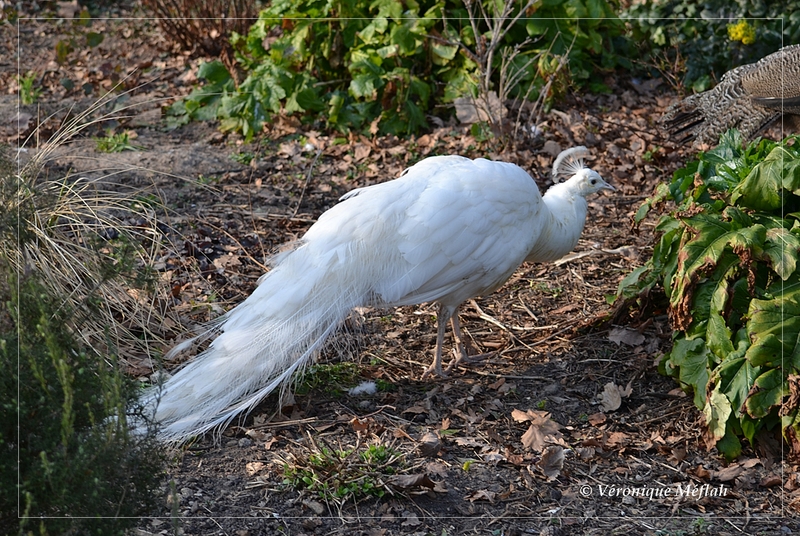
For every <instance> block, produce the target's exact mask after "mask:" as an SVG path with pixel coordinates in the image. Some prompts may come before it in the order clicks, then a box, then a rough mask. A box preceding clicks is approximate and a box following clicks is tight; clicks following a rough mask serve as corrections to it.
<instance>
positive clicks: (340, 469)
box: [283, 434, 405, 505]
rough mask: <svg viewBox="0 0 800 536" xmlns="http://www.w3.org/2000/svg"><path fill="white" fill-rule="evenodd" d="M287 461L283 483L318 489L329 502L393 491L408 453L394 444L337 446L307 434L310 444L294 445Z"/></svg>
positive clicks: (379, 495) (312, 489)
mask: <svg viewBox="0 0 800 536" xmlns="http://www.w3.org/2000/svg"><path fill="white" fill-rule="evenodd" d="M288 458H289V460H287V461H284V464H283V483H284V484H285V485H287V486H292V487H295V488H305V489H308V490H310V491H313V492H315V493H317V494H318V495H319V496H320V497H322V498H323V499H325V501H326V502H331V503H333V504H338V505H341V504H343V503H344V502H346V501H348V500H353V501H358V500H359V499H363V498H365V497H378V498H380V497H383V496H384V495H386V494H387V493H389V494H391V493H393V491H394V490H393V489H392V487H391V485H390V479H391V477H393V476H395V475H397V474H400V473H402V472H403V471H404V470H405V457H404V455H403V454H402V453H400V452H399V451H397V450H396V449H394V448H393V447H392V446H391V445H384V444H370V445H366V446H363V447H362V446H361V445H356V447H355V448H333V447H331V446H330V445H328V444H326V443H325V442H324V441H323V440H321V439H315V438H314V437H313V436H311V434H309V435H308V436H307V441H306V444H305V445H303V446H302V447H300V446H298V447H297V448H293V449H290V450H289V452H288Z"/></svg>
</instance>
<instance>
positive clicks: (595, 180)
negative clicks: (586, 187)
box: [589, 179, 597, 184]
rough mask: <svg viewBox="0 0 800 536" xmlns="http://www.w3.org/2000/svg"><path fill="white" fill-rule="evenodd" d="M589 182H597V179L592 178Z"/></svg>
mask: <svg viewBox="0 0 800 536" xmlns="http://www.w3.org/2000/svg"><path fill="white" fill-rule="evenodd" d="M589 184H597V179H592V180H590V181H589Z"/></svg>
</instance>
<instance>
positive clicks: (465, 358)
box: [445, 352, 494, 372]
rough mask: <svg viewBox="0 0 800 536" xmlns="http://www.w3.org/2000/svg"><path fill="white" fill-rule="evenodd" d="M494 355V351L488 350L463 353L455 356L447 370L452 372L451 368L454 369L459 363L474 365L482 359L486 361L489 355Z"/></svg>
mask: <svg viewBox="0 0 800 536" xmlns="http://www.w3.org/2000/svg"><path fill="white" fill-rule="evenodd" d="M492 355H494V352H486V353H483V354H477V355H467V354H462V355H460V356H457V357H455V358H454V359H453V360H452V361H450V364H449V365H447V368H446V369H445V372H450V371H451V370H454V369H455V368H456V367H458V365H474V364H477V363H480V362H482V361H485V360H486V359H487V358H488V357H490V356H492Z"/></svg>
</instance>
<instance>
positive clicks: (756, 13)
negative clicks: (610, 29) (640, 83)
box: [622, 0, 800, 92]
mask: <svg viewBox="0 0 800 536" xmlns="http://www.w3.org/2000/svg"><path fill="white" fill-rule="evenodd" d="M622 16H623V17H625V18H628V20H629V21H630V26H631V30H632V37H633V39H634V41H635V42H637V43H640V44H641V45H642V48H643V50H642V52H643V57H647V55H651V56H652V61H656V62H657V63H662V65H663V66H662V71H663V72H668V73H669V74H670V75H671V76H675V77H676V78H678V79H679V80H680V81H681V83H682V84H683V85H685V86H686V87H690V88H692V89H693V90H694V91H696V92H700V91H705V90H706V89H708V88H709V87H711V86H712V85H713V82H714V80H719V79H720V78H721V77H722V75H723V74H724V73H725V72H727V71H729V70H730V69H731V68H732V67H735V66H738V65H742V64H746V63H753V62H754V61H757V60H758V59H760V58H763V57H764V56H766V55H768V54H770V53H772V52H775V51H776V50H778V49H779V48H780V47H781V46H783V45H784V44H790V43H797V42H800V2H798V1H797V0H790V1H788V2H762V1H760V0H737V1H735V2H729V1H727V0H705V1H703V2H696V1H695V0H667V1H660V0H646V1H645V2H641V3H633V5H632V6H631V7H630V8H628V9H627V10H626V11H624V12H623V14H622ZM742 22H744V23H746V26H747V27H748V29H747V30H746V31H745V32H741V31H736V28H734V27H735V26H736V24H740V25H741V23H742ZM729 28H732V29H734V31H733V32H729ZM741 29H743V28H742V26H739V30H741ZM751 32H752V34H751ZM745 35H747V36H751V37H752V40H751V39H748V38H745V39H742V38H743V37H745ZM676 67H677V68H678V69H679V71H680V72H675V68H676Z"/></svg>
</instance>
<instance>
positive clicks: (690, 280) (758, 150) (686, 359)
mask: <svg viewBox="0 0 800 536" xmlns="http://www.w3.org/2000/svg"><path fill="white" fill-rule="evenodd" d="M668 200H669V201H674V203H675V204H676V206H675V208H674V209H673V210H671V211H670V212H669V213H668V214H664V215H662V216H661V218H660V220H659V222H658V225H657V227H656V230H657V232H658V233H659V235H660V237H659V239H658V240H657V242H656V244H655V247H654V250H653V257H652V258H651V259H650V260H648V261H647V263H646V264H645V265H644V266H642V267H640V268H638V269H636V270H634V271H633V272H632V273H631V274H629V275H628V276H627V277H626V278H625V279H624V280H623V281H622V282H621V283H620V286H619V291H618V296H619V297H623V298H627V299H641V298H642V297H643V296H646V295H648V294H649V293H650V292H651V291H652V290H653V289H654V288H656V287H660V288H663V290H664V292H665V293H666V297H667V298H668V300H669V311H670V318H671V321H672V324H673V326H674V328H675V335H674V340H673V347H672V349H671V351H670V352H669V353H667V354H666V355H665V356H664V358H663V359H662V361H661V364H660V370H661V371H662V372H663V373H665V374H668V375H671V376H673V377H675V378H676V379H677V380H678V382H679V383H680V384H681V386H682V387H684V388H686V389H689V390H691V391H692V392H693V393H694V403H695V405H696V406H697V407H698V408H699V409H701V410H702V411H703V414H704V415H705V419H706V424H707V427H708V429H707V433H706V441H707V443H708V444H709V445H710V446H713V445H714V444H716V446H717V448H718V449H719V451H720V452H721V453H722V454H724V455H725V456H726V457H728V458H734V457H736V456H737V455H738V454H739V453H740V451H741V443H740V441H739V439H738V436H741V435H743V436H744V437H746V438H747V439H748V440H749V441H750V443H751V444H753V443H754V441H755V439H756V436H757V435H758V433H759V432H760V431H762V430H764V431H769V430H773V429H775V428H776V427H777V426H781V429H782V430H783V434H784V437H785V438H786V439H787V440H788V441H789V443H790V445H792V449H793V450H794V451H795V452H799V451H800V442H798V437H800V433H799V432H800V417H798V406H797V404H798V401H799V400H800V398H799V397H797V396H796V394H795V396H793V397H790V399H789V400H788V401H787V402H785V403H784V398H785V397H786V396H787V395H789V393H790V391H793V390H796V389H797V388H798V387H800V383H798V381H797V380H798V376H797V374H798V373H800V347H798V340H800V271H799V270H798V266H797V259H798V252H800V149H799V148H798V137H796V136H792V137H789V138H787V139H785V140H784V141H783V142H780V143H775V142H771V141H766V140H763V141H755V142H752V143H750V144H749V145H747V146H746V147H744V148H743V144H742V139H741V136H740V135H739V134H738V132H736V131H730V132H729V133H727V134H725V135H723V136H722V138H721V140H720V145H719V146H718V147H717V148H715V149H714V150H712V151H709V152H707V153H700V154H699V156H698V158H697V160H695V161H693V162H691V163H689V164H688V165H687V166H686V167H685V168H683V169H680V170H678V171H676V172H675V174H674V176H673V181H672V183H671V184H670V185H669V186H667V185H665V184H662V185H660V186H659V187H658V189H657V192H656V194H655V196H654V197H653V198H651V199H648V200H647V201H646V202H645V203H644V205H643V206H642V207H641V208H640V209H639V211H638V213H637V215H636V221H637V222H640V221H641V220H642V219H644V217H645V216H646V215H647V214H648V213H649V212H651V211H652V210H654V208H656V207H660V206H661V205H662V203H664V202H665V201H668ZM782 403H783V405H782Z"/></svg>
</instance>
